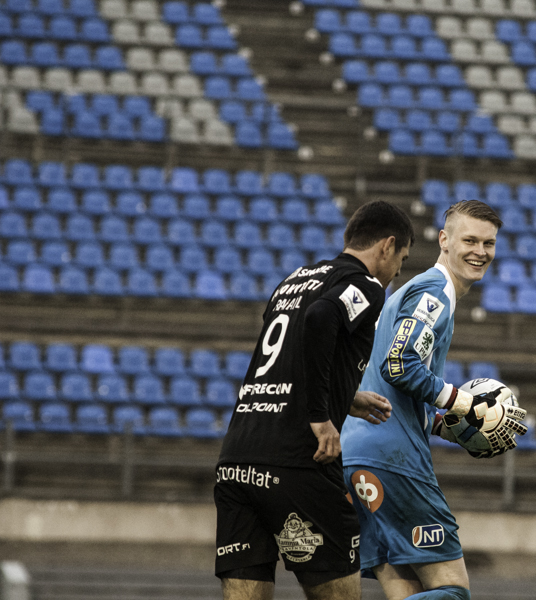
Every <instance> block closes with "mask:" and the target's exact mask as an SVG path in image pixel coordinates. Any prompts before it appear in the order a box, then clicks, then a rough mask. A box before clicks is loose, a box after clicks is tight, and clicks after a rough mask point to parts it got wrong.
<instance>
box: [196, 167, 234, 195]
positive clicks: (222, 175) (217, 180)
mask: <svg viewBox="0 0 536 600" xmlns="http://www.w3.org/2000/svg"><path fill="white" fill-rule="evenodd" d="M203 187H204V188H205V192H207V193H208V194H228V193H230V192H231V178H230V175H229V172H228V171H225V170H223V169H207V170H206V171H205V172H204V173H203Z"/></svg>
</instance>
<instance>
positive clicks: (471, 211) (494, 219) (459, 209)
mask: <svg viewBox="0 0 536 600" xmlns="http://www.w3.org/2000/svg"><path fill="white" fill-rule="evenodd" d="M453 215H467V216H468V217H473V219H480V221H489V222H490V223H493V225H495V227H497V229H500V228H501V227H502V224H503V222H502V221H501V219H500V218H499V215H498V214H497V213H496V212H495V211H494V210H493V208H491V206H488V205H487V204H486V203H485V202H480V200H462V201H461V202H456V204H452V205H451V206H449V208H447V210H446V211H445V214H444V216H445V223H446V222H447V219H448V218H449V217H452V216H453Z"/></svg>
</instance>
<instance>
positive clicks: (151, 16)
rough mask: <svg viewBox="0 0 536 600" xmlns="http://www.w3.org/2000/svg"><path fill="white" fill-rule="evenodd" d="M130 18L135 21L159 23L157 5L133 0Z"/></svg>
mask: <svg viewBox="0 0 536 600" xmlns="http://www.w3.org/2000/svg"><path fill="white" fill-rule="evenodd" d="M130 16H131V18H132V19H135V20H136V21H159V20H160V9H159V7H158V3H157V2H154V1H153V0H134V2H132V4H131V5H130Z"/></svg>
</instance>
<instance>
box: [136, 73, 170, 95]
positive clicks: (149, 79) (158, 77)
mask: <svg viewBox="0 0 536 600" xmlns="http://www.w3.org/2000/svg"><path fill="white" fill-rule="evenodd" d="M140 92H141V93H142V94H146V95H147V96H167V95H168V94H169V83H168V78H167V77H166V76H165V75H163V74H162V73H154V72H153V73H144V74H143V75H142V78H141V85H140Z"/></svg>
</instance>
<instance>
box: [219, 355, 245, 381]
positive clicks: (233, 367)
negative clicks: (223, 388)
mask: <svg viewBox="0 0 536 600" xmlns="http://www.w3.org/2000/svg"><path fill="white" fill-rule="evenodd" d="M250 361H251V354H248V353H247V352H228V353H227V355H226V356H225V368H224V371H223V373H224V375H226V376H227V377H230V378H231V379H236V380H239V381H242V380H243V379H244V377H245V376H246V372H247V370H248V367H249V363H250Z"/></svg>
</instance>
